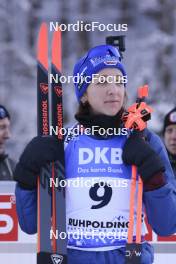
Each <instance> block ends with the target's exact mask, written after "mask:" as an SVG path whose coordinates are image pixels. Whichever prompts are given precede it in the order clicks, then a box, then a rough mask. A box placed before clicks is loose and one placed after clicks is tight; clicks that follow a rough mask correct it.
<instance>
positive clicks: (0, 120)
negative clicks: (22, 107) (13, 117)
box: [0, 117, 10, 126]
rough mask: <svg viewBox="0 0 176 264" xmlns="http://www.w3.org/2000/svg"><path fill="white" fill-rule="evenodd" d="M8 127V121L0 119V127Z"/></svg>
mask: <svg viewBox="0 0 176 264" xmlns="http://www.w3.org/2000/svg"><path fill="white" fill-rule="evenodd" d="M9 125H10V120H9V119H8V118H7V117H6V118H3V119H0V126H9Z"/></svg>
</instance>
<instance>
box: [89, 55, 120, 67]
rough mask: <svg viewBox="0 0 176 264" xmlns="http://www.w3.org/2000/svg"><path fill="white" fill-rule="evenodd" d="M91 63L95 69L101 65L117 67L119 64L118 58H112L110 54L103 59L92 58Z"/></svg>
mask: <svg viewBox="0 0 176 264" xmlns="http://www.w3.org/2000/svg"><path fill="white" fill-rule="evenodd" d="M90 61H91V63H92V64H93V66H94V67H95V66H97V65H99V64H100V63H104V64H105V65H116V64H117V63H118V62H119V60H118V58H117V57H115V56H110V55H109V54H107V55H106V56H103V57H95V58H92V59H91V60H90Z"/></svg>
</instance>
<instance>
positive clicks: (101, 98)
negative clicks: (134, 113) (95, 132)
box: [81, 68, 125, 116]
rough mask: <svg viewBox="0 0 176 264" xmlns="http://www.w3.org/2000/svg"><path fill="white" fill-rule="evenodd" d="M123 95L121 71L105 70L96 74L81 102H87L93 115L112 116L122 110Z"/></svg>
mask: <svg viewBox="0 0 176 264" xmlns="http://www.w3.org/2000/svg"><path fill="white" fill-rule="evenodd" d="M110 82H111V83H110ZM124 95H125V87H124V83H123V75H122V73H121V71H120V70H118V69H115V68H114V69H113V68H107V69H103V70H101V71H100V72H99V73H98V75H97V76H96V79H94V81H92V83H91V84H90V85H89V86H88V88H87V91H86V93H85V94H84V95H83V97H82V99H81V101H82V102H86V101H88V103H89V104H90V106H91V109H92V112H93V113H94V114H105V115H108V116H114V115H116V114H117V113H118V112H119V110H120V109H121V108H122V105H123V102H124Z"/></svg>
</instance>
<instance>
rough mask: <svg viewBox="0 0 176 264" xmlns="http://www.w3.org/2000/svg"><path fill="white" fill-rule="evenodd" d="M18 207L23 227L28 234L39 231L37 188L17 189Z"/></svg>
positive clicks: (19, 219) (18, 187)
mask: <svg viewBox="0 0 176 264" xmlns="http://www.w3.org/2000/svg"><path fill="white" fill-rule="evenodd" d="M15 195H16V208H17V215H18V221H19V225H20V227H21V229H22V230H23V231H24V232H25V233H27V234H35V233H36V232H37V190H36V189H35V190H25V189H22V188H21V187H20V186H19V184H18V183H17V185H16V189H15Z"/></svg>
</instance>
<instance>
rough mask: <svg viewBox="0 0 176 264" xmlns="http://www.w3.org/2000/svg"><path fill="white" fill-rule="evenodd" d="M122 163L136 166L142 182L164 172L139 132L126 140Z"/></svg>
mask: <svg viewBox="0 0 176 264" xmlns="http://www.w3.org/2000/svg"><path fill="white" fill-rule="evenodd" d="M122 159H123V161H124V162H125V163H126V164H128V165H136V166H137V168H138V173H139V174H140V176H141V178H142V180H143V182H144V183H145V182H147V181H149V180H150V179H151V178H152V177H154V176H155V175H156V174H157V173H159V172H163V171H165V168H164V165H163V163H162V160H161V159H160V157H159V156H158V155H157V154H156V153H155V151H154V150H153V149H152V148H151V147H150V145H149V144H148V143H147V142H146V141H145V140H144V139H143V135H142V133H140V132H133V133H132V134H131V135H130V137H129V138H128V139H127V141H126V142H125V145H124V149H123V153H122Z"/></svg>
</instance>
